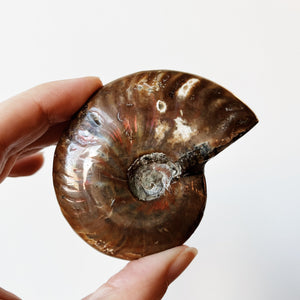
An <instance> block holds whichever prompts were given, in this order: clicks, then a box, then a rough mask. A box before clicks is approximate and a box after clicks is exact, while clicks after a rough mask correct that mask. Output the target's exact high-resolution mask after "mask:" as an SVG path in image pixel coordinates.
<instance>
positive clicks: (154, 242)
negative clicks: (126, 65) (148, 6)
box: [53, 71, 257, 260]
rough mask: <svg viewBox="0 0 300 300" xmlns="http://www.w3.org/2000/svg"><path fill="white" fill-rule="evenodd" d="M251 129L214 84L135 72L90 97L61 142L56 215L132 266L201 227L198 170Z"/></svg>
mask: <svg viewBox="0 0 300 300" xmlns="http://www.w3.org/2000/svg"><path fill="white" fill-rule="evenodd" d="M256 123H257V119H256V117H255V115H254V114H253V112H252V111H251V110H250V109H249V108H248V107H247V106H246V105H245V104H243V103H242V102H241V101H240V100H238V99H237V98H236V97H235V96H234V95H233V94H231V93H230V92H228V91H227V90H225V89H224V88H222V87H221V86H219V85H217V84H215V83H213V82H211V81H209V80H207V79H204V78H201V77H199V76H195V75H191V74H186V73H181V72H175V71H146V72H139V73H135V74H132V75H129V76H126V77H123V78H121V79H118V80H116V81H114V82H112V83H109V84H107V85H105V86H104V87H103V88H101V89H100V90H99V91H98V92H97V93H96V94H95V95H93V96H92V97H91V99H89V101H88V102H87V103H86V105H85V106H84V107H83V108H82V109H81V110H80V112H79V113H78V114H77V115H76V116H75V118H74V119H73V121H72V122H71V125H70V127H69V128H68V130H66V132H65V133H64V134H63V136H62V138H61V139H60V141H59V143H58V145H57V148H56V152H55V158H54V168H53V178H54V186H55V191H56V195H57V199H58V202H59V205H60V207H61V210H62V212H63V214H64V216H65V217H66V219H67V220H68V222H69V223H70V225H71V226H72V227H73V229H74V230H75V231H76V232H77V233H78V234H79V235H80V236H81V237H82V238H83V239H84V240H85V241H86V242H88V243H89V244H90V245H91V246H93V247H94V248H96V249H98V250H100V251H102V252H104V253H106V254H109V255H112V256H116V257H119V258H124V259H129V260H131V259H136V258H139V257H141V256H145V255H148V254H151V253H155V252H159V251H162V250H164V249H167V248H170V247H174V246H177V245H180V244H182V243H184V242H185V240H186V239H187V238H188V237H189V236H190V235H191V234H192V233H193V232H194V230H195V229H196V227H197V226H198V224H199V222H200V221H201V218H202V215H203V211H204V208H205V202H206V187H205V178H204V165H205V163H206V162H207V161H208V160H209V159H210V158H211V157H213V156H214V155H216V154H217V153H219V152H220V151H221V150H223V149H224V148H226V147H227V146H228V145H229V144H231V143H232V142H234V141H235V140H236V139H238V138H239V137H240V136H241V135H243V134H245V133H246V132H247V131H248V130H250V129H251V128H252V127H253V126H254V125H255V124H256Z"/></svg>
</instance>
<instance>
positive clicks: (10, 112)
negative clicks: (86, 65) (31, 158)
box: [0, 77, 102, 152]
mask: <svg viewBox="0 0 300 300" xmlns="http://www.w3.org/2000/svg"><path fill="white" fill-rule="evenodd" d="M101 86H102V83H101V81H100V79H99V78H97V77H85V78H78V79H69V80H61V81H54V82H49V83H45V84H42V85H39V86H37V87H34V88H32V89H30V90H28V91H25V92H23V93H21V94H19V95H17V96H14V97H12V98H10V99H9V100H7V101H5V102H3V103H1V104H0V151H1V150H2V151H12V152H17V151H18V150H19V148H20V147H26V146H27V145H28V144H31V143H32V142H34V141H35V140H37V139H38V138H40V137H41V136H42V135H43V134H44V133H45V132H46V131H47V130H48V128H49V127H51V126H53V125H55V124H58V123H61V122H64V121H67V120H69V119H70V117H71V116H72V115H73V114H74V113H75V112H76V111H77V110H78V109H79V108H80V107H81V106H82V105H83V104H84V103H85V102H86V100H87V99H88V98H89V97H90V96H91V95H92V94H93V93H94V92H95V91H96V90H97V89H99V88H100V87H101Z"/></svg>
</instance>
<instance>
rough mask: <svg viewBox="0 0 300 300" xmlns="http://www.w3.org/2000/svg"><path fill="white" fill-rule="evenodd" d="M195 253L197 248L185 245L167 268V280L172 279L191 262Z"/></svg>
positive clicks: (170, 280)
mask: <svg viewBox="0 0 300 300" xmlns="http://www.w3.org/2000/svg"><path fill="white" fill-rule="evenodd" d="M197 253H198V250H197V249H196V248H192V247H186V248H185V249H184V250H183V251H182V252H180V254H179V255H178V256H177V257H176V259H175V260H174V261H173V262H172V264H171V266H170V268H169V274H168V282H170V283H171V282H172V281H174V280H175V279H176V278H177V277H178V276H179V275H180V274H181V273H182V272H183V271H184V270H185V269H186V268H187V266H188V265H189V264H190V263H191V262H192V260H193V259H194V258H195V256H196V255H197Z"/></svg>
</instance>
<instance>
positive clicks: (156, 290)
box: [83, 246, 197, 300]
mask: <svg viewBox="0 0 300 300" xmlns="http://www.w3.org/2000/svg"><path fill="white" fill-rule="evenodd" d="M196 254H197V250H196V249H195V248H190V247H187V246H179V247H175V248H172V249H169V250H166V251H163V252H160V253H156V254H152V255H149V256H146V257H143V258H140V259H138V260H134V261H131V262H129V263H128V264H127V265H126V267H125V268H124V269H123V270H121V271H120V272H119V273H117V274H116V275H114V276H113V277H111V278H110V279H109V280H108V281H107V282H106V283H105V284H104V285H102V286H101V287H100V288H99V289H98V290H96V291H95V292H94V293H93V294H91V295H89V296H87V297H86V298H84V299H83V300H104V299H105V300H114V299H116V300H117V299H118V300H119V299H124V300H126V299H130V300H141V299H143V300H158V299H161V298H162V297H163V295H164V294H165V292H166V290H167V288H168V285H169V284H170V283H171V282H172V281H173V280H175V279H176V278H177V277H178V276H179V275H180V274H181V273H182V272H183V271H184V270H185V268H186V267H187V266H188V265H189V264H190V262H191V261H192V260H193V259H194V257H195V256H196Z"/></svg>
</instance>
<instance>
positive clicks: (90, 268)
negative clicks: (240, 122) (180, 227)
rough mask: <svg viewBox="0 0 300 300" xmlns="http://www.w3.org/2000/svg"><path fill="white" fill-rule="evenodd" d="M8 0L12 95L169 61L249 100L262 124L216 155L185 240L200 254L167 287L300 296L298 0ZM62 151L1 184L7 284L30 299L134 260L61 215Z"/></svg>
mask: <svg viewBox="0 0 300 300" xmlns="http://www.w3.org/2000/svg"><path fill="white" fill-rule="evenodd" d="M0 3H1V4H0V83H1V85H0V86H1V88H0V99H1V100H4V99H6V98H8V97H10V96H12V95H14V94H16V93H18V92H21V91H22V90H24V89H27V88H29V87H31V86H34V85H36V84H39V83H42V82H45V81H50V80H56V79H63V78H72V77H78V76H84V75H96V76H100V77H101V79H102V81H103V82H104V83H107V82H109V81H111V80H113V79H116V78H118V77H121V76H123V75H126V74H129V73H133V72H136V71H141V70H145V69H159V68H163V69H174V70H181V71H185V72H190V73H194V74H198V75H201V76H204V77H207V78H209V79H211V80H213V81H215V82H217V83H219V84H221V85H223V86H225V87H226V88H228V89H229V90H230V91H232V92H233V93H234V94H236V95H237V96H238V97H239V98H240V99H242V100H243V101H244V102H245V103H246V104H247V105H249V106H250V108H252V109H253V111H254V112H255V113H256V114H257V116H258V118H259V120H260V123H259V124H258V125H257V126H256V127H255V128H254V129H253V130H251V131H250V132H249V133H248V134H247V135H246V136H244V137H243V138H241V139H240V140H239V141H237V142H236V143H235V144H233V145H232V146H230V147H229V148H228V149H226V150H225V151H224V152H222V153H221V154H219V155H218V156H217V157H215V158H214V159H212V160H211V161H210V162H209V163H208V164H207V166H206V179H207V185H208V202H207V207H206V211H205V215H204V218H203V220H202V223H201V224H200V226H199V227H198V229H197V230H196V232H195V233H194V235H193V236H192V237H191V238H190V239H189V240H188V242H187V244H188V245H191V246H194V247H197V248H198V250H199V254H198V256H197V257H196V259H195V261H194V262H193V263H192V264H191V266H190V267H189V268H188V269H187V270H186V271H185V272H184V273H183V275H182V276H181V277H180V278H179V279H178V280H176V281H175V282H174V283H173V284H172V285H171V286H170V288H169V290H168V292H167V293H166V295H165V297H164V299H169V300H170V299H172V300H177V299H178V300H179V299H206V300H215V299H216V300H217V299H218V300H219V299H222V300H223V299H224V300H227V299H230V300H238V299H243V300H248V299H249V300H253V299H256V300H266V299H272V300H277V299H278V300H282V299H289V300H293V299H300V233H299V232H300V230H299V229H300V218H299V211H300V197H299V189H298V187H299V178H300V171H299V168H300V163H299V152H300V142H299V138H300V134H299V127H300V126H299V122H298V119H299V109H300V104H299V103H300V99H299V69H300V60H299V56H300V42H299V29H300V4H299V1H297V0H245V1H243V0H227V1H223V0H210V1H201V0H198V1H196V0H195V1H193V0H185V1H177V0H165V1H163V0H161V1H157V0H152V1H137V0H136V1H134V0H127V1H124V0H119V1H116V0H109V1H101V0H97V1H96V0H91V1H88V0H87V1H76V0H72V1H66V0H52V1H50V0H48V1H33V0H27V1H13V0H10V1H1V2H0ZM7 126H9V124H8V125H7ZM0 130H5V128H1V129H0ZM53 151H54V148H50V149H47V150H45V151H44V153H45V156H46V163H45V165H44V167H43V169H42V170H41V171H39V172H38V173H37V174H36V175H34V176H32V177H30V178H19V179H7V180H6V181H4V183H2V184H1V186H0V197H1V198H0V237H1V239H0V243H1V244H0V286H2V287H3V288H5V289H8V290H11V291H13V292H15V293H16V294H17V295H19V296H21V297H23V298H24V299H25V300H27V299H29V300H40V299H43V300H53V299H58V300H60V299H64V300H65V299H67V300H68V299H70V300H71V299H80V297H83V296H85V295H87V294H88V293H90V292H92V291H93V290H94V289H96V288H97V287H98V286H99V285H100V284H101V283H103V282H105V281H106V280H107V279H108V278H109V277H110V276H111V275H112V274H114V273H115V272H117V271H118V270H119V269H121V268H122V267H123V266H124V265H125V263H126V262H125V261H122V260H119V259H115V258H110V257H108V256H106V255H103V254H101V253H98V252H97V251H95V250H94V249H92V248H91V247H90V246H88V245H87V244H85V243H84V242H83V241H82V240H81V239H80V238H79V237H78V236H77V235H76V234H75V233H74V232H73V231H72V229H71V228H70V226H69V225H68V223H67V222H66V221H65V220H64V218H63V216H62V214H61V213H60V210H59V207H58V204H57V202H56V198H55V195H54V190H53V187H52V175H51V172H52V171H51V169H52V158H53Z"/></svg>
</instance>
